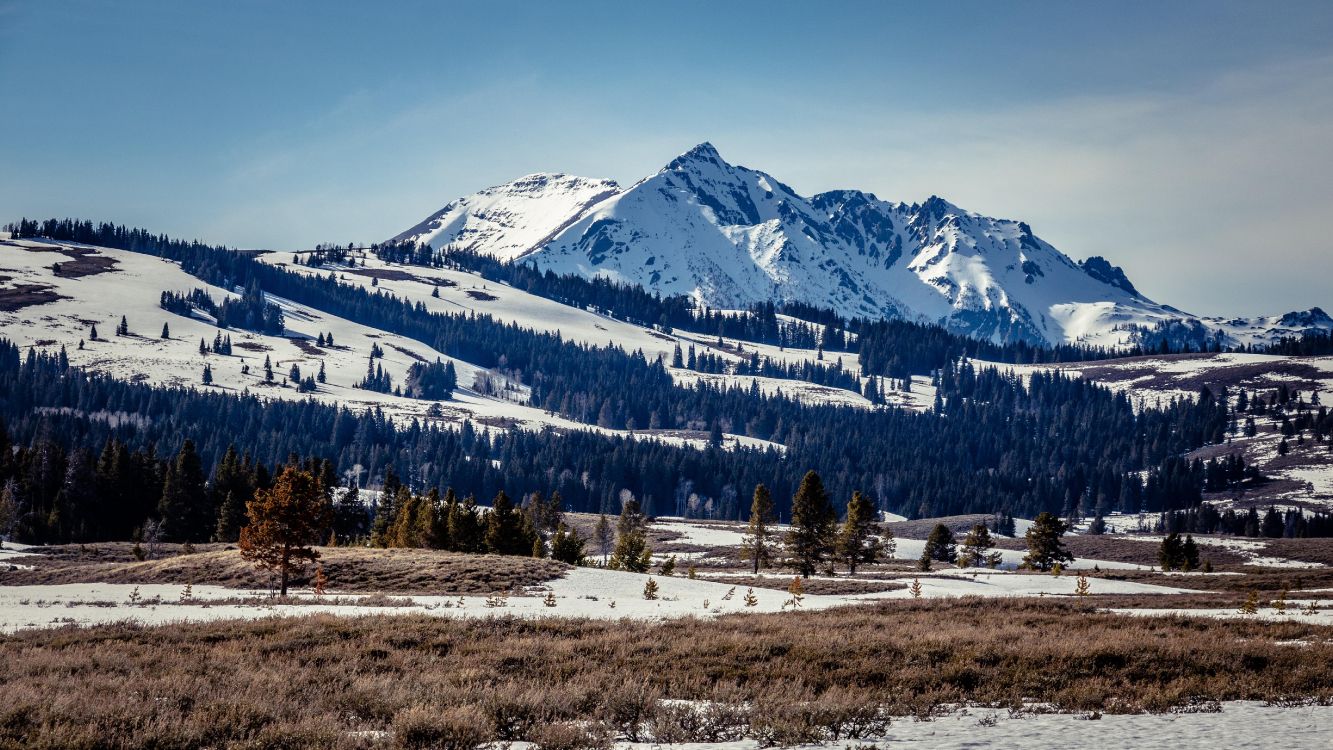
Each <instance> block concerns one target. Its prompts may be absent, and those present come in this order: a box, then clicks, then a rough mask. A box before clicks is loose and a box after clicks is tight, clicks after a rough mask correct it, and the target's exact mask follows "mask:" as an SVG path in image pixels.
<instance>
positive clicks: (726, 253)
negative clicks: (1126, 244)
mask: <svg viewBox="0 0 1333 750" xmlns="http://www.w3.org/2000/svg"><path fill="white" fill-rule="evenodd" d="M393 239H394V241H399V242H404V241H406V242H418V243H425V244H429V245H430V246H431V247H434V248H437V249H439V248H462V249H467V250H472V251H475V252H479V253H483V254H486V255H490V256H493V257H495V258H497V259H499V260H502V261H505V262H524V263H531V264H533V265H535V266H536V267H539V268H541V269H549V270H551V271H554V272H556V273H560V274H566V273H576V274H581V275H584V276H603V277H607V278H610V279H614V280H617V281H622V282H626V283H631V284H638V285H642V286H643V287H645V288H648V289H651V290H653V291H656V292H660V293H662V294H664V295H665V294H683V295H689V296H691V297H693V298H694V299H696V300H697V301H699V302H700V303H702V304H705V305H708V306H710V307H713V308H720V309H744V308H748V307H750V306H751V305H754V304H758V303H764V302H800V303H805V304H809V305H815V306H817V307H821V308H831V309H833V310H836V311H837V312H839V313H840V314H842V315H844V316H847V317H865V318H871V319H874V318H881V317H889V318H902V319H907V320H912V321H921V322H931V323H939V324H941V325H944V326H945V327H947V328H948V329H949V330H951V331H954V332H957V333H962V334H966V335H969V336H975V337H979V338H983V339H988V340H991V341H996V342H1005V341H1026V342H1029V343H1034V344H1061V343H1082V344H1090V345H1098V346H1112V347H1114V346H1122V345H1125V344H1130V343H1134V342H1138V341H1142V340H1143V339H1144V337H1145V334H1148V333H1150V332H1157V333H1161V332H1163V331H1165V332H1166V333H1167V334H1168V335H1169V337H1170V338H1171V339H1172V340H1173V341H1174V342H1175V343H1177V344H1180V343H1185V342H1188V343H1191V344H1194V345H1199V344H1202V343H1221V344H1223V345H1226V346H1236V345H1247V344H1266V343H1272V342H1275V341H1277V340H1278V339H1280V338H1281V337H1283V336H1299V335H1301V334H1302V333H1304V332H1306V331H1318V330H1324V331H1326V330H1330V329H1333V318H1330V317H1329V316H1328V315H1327V314H1325V313H1324V312H1323V311H1322V310H1320V309H1318V308H1314V309H1311V310H1307V311H1297V312H1290V313H1287V314H1285V315H1278V316H1272V317H1263V318H1226V319H1222V318H1203V317H1199V316H1196V315H1191V314H1189V313H1186V312H1183V311H1181V310H1178V309H1176V308H1174V307H1171V306H1170V305H1166V304H1161V303H1158V302H1154V301H1153V300H1150V299H1148V298H1147V297H1145V296H1143V294H1141V293H1140V292H1139V291H1138V290H1137V289H1136V288H1135V286H1134V284H1133V283H1132V282H1131V281H1130V280H1129V279H1128V278H1127V277H1126V276H1125V273H1124V272H1123V271H1122V270H1121V269H1120V268H1119V267H1117V266H1114V265H1112V264H1111V263H1110V262H1109V261H1108V260H1106V259H1105V258H1101V257H1097V256H1094V257H1091V258H1087V259H1086V260H1083V261H1079V262H1075V261H1074V260H1072V259H1071V258H1069V256H1067V255H1065V254H1064V253H1062V252H1060V251H1059V250H1057V249H1056V248H1055V247H1053V246H1051V245H1050V244H1049V243H1047V242H1045V241H1044V240H1042V239H1041V238H1040V237H1037V236H1036V235H1035V234H1034V233H1033V231H1032V228H1031V227H1030V226H1028V225H1027V224H1026V223H1024V222H1022V221H1013V220H1008V219H994V218H989V217H986V216H981V215H978V214H975V213H972V212H970V211H967V210H965V209H962V208H959V207H958V206H955V205H953V204H952V203H949V202H948V201H947V200H945V199H943V198H940V197H937V196H931V197H929V198H927V199H925V200H924V201H922V202H920V203H898V202H890V201H885V200H881V199H879V198H878V197H876V196H875V195H873V194H870V193H865V192H861V191H859V190H835V191H830V192H826V193H819V194H817V195H813V196H810V197H805V196H802V195H799V194H797V193H796V192H795V191H794V190H793V189H792V188H790V187H788V186H787V185H785V184H783V183H782V182H781V181H779V180H778V179H776V178H774V177H773V176H771V175H769V174H767V173H765V172H761V171H758V170H754V169H749V168H747V167H742V166H737V165H733V164H730V163H728V162H727V161H726V160H724V159H723V158H722V156H721V155H720V154H719V153H718V151H717V149H716V148H714V147H713V146H712V144H709V143H703V144H700V145H698V146H696V147H694V148H692V149H690V150H689V151H687V152H686V153H684V154H681V155H680V156H678V157H676V158H675V159H673V160H671V162H670V163H668V164H667V165H666V166H665V167H663V168H662V169H661V170H660V171H658V172H657V173H656V174H654V175H651V176H649V177H646V178H644V179H642V180H640V181H638V182H637V183H635V184H633V185H631V186H629V187H626V188H621V187H619V186H618V185H616V183H614V182H611V181H609V180H591V179H584V178H580V177H572V176H570V175H564V174H533V175H528V176H526V177H521V178H519V179H517V180H515V181H513V182H510V183H507V184H505V185H500V186H497V187H493V188H488V189H486V190H482V191H481V192H479V193H476V194H474V195H471V196H468V197H465V198H460V199H458V200H455V201H453V202H451V203H449V204H448V205H446V206H445V207H444V208H443V209H441V210H440V211H438V212H437V213H435V214H433V215H432V216H430V217H429V218H427V219H426V220H425V221H423V222H421V223H420V224H418V225H417V226H415V227H412V228H411V229H409V230H407V231H405V232H402V233H401V234H399V235H397V236H396V237H394V238H393Z"/></svg>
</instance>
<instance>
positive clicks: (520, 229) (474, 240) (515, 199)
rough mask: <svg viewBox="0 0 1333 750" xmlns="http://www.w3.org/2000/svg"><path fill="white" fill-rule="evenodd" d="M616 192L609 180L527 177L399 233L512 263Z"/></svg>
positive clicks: (472, 197)
mask: <svg viewBox="0 0 1333 750" xmlns="http://www.w3.org/2000/svg"><path fill="white" fill-rule="evenodd" d="M618 192H620V186H619V185H617V184H616V183H615V182H613V181H611V180H589V179H584V178H582V177H575V176H573V175H567V174H530V175H527V176H526V177H520V178H518V179H517V180H514V181H513V182H509V183H506V184H504V185H498V186H496V187H493V188H487V189H485V190H482V191H481V192H479V193H476V194H474V195H469V196H467V197H466V198H459V199H458V200H456V201H454V202H452V203H450V204H449V205H447V206H445V207H444V208H442V209H440V210H439V211H437V212H435V213H434V214H431V215H430V216H429V217H427V218H426V220H425V221H423V222H421V223H420V224H418V225H416V226H415V227H412V228H411V229H409V230H407V231H406V232H404V233H403V235H400V236H404V237H411V238H413V239H415V240H416V241H418V242H423V243H426V244H429V245H432V246H434V247H439V246H440V245H442V244H446V243H449V244H453V245H456V246H458V247H466V248H471V249H476V250H479V251H484V252H486V253H487V254H489V255H494V256H495V257H497V258H502V259H504V260H513V259H515V258H518V257H521V256H523V255H524V254H526V253H528V252H529V251H530V250H531V249H532V248H533V247H536V246H538V245H540V244H542V243H544V242H545V241H547V240H549V239H551V238H552V237H554V236H555V234H556V233H558V232H559V231H560V230H561V229H564V228H565V227H567V226H569V225H570V224H571V223H573V222H574V220H575V219H577V218H578V217H579V216H581V215H582V214H583V213H585V212H586V211H587V210H588V209H589V208H590V207H592V206H593V205H595V204H596V203H598V202H599V201H601V200H602V199H604V198H609V197H611V196H613V195H615V194H616V193H618Z"/></svg>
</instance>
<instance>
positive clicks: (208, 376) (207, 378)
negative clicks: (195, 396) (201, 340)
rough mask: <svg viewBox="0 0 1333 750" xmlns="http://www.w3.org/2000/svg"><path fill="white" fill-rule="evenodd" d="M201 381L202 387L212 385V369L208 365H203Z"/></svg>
mask: <svg viewBox="0 0 1333 750" xmlns="http://www.w3.org/2000/svg"><path fill="white" fill-rule="evenodd" d="M203 381H204V385H213V368H212V367H209V366H208V365H204V377H203Z"/></svg>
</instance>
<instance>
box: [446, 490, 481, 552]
mask: <svg viewBox="0 0 1333 750" xmlns="http://www.w3.org/2000/svg"><path fill="white" fill-rule="evenodd" d="M448 492H449V494H452V492H453V490H449V491H448ZM448 527H449V544H450V549H453V550H454V551H456V552H481V551H483V550H484V549H485V528H484V527H483V525H482V521H481V518H480V516H479V515H478V511H477V498H476V497H474V496H472V495H468V496H467V497H466V498H465V499H464V500H463V502H462V503H458V502H455V503H454V504H453V506H452V507H451V509H450V513H449V524H448Z"/></svg>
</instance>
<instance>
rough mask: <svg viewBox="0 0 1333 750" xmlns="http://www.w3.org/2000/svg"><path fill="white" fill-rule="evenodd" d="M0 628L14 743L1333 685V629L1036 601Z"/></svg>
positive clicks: (517, 730)
mask: <svg viewBox="0 0 1333 750" xmlns="http://www.w3.org/2000/svg"><path fill="white" fill-rule="evenodd" d="M0 644H2V645H0V647H2V648H3V650H4V652H5V653H6V655H7V658H6V659H5V660H4V662H3V664H0V706H3V708H0V744H3V745H4V746H10V747H19V746H22V747H53V748H54V747H80V746H87V747H92V746H97V747H117V746H142V745H144V744H145V743H146V741H147V739H148V738H150V737H151V738H152V742H151V743H150V744H152V745H153V746H155V747H199V746H218V745H223V744H229V743H243V744H244V745H246V746H255V747H279V746H281V747H363V746H374V745H378V744H381V743H383V742H386V741H387V742H392V743H393V744H395V745H398V746H408V747H437V746H440V747H451V748H465V747H473V746H475V745H477V744H480V743H483V742H488V741H496V740H499V741H511V740H527V741H534V742H537V743H538V745H539V746H540V747H545V748H566V747H574V748H581V747H599V746H604V745H605V744H607V743H608V742H609V741H610V740H612V739H620V740H625V741H655V742H659V743H661V742H718V741H724V740H732V741H734V740H739V739H751V740H754V741H757V742H760V743H762V744H795V743H809V742H817V741H840V740H845V739H848V738H856V737H863V736H864V737H878V736H883V735H884V734H885V733H886V732H887V731H889V728H890V727H892V726H893V722H889V723H887V724H886V722H885V719H886V717H890V716H896V717H929V716H931V715H933V714H935V713H937V712H940V711H946V712H947V710H948V709H950V708H951V707H956V706H957V705H960V704H963V705H967V704H978V703H980V704H988V705H993V706H998V707H1003V708H1014V709H1022V708H1024V707H1025V706H1027V707H1030V706H1032V705H1034V704H1045V705H1047V706H1048V707H1049V708H1054V709H1059V710H1062V711H1100V712H1106V713H1122V712H1135V711H1142V710H1149V711H1162V710H1167V709H1171V708H1174V707H1182V706H1186V707H1188V706H1193V707H1195V709H1198V708H1199V707H1200V706H1201V705H1203V704H1206V703H1207V702H1208V701H1230V700H1251V701H1284V700H1302V699H1315V700H1321V701H1327V700H1333V628H1330V627H1324V626H1317V625H1311V624H1306V623H1301V622H1287V623H1268V624H1262V623H1255V622H1231V621H1209V620H1195V619H1170V618H1145V619H1126V618H1123V617H1119V616H1116V615H1112V614H1103V613H1099V612H1096V611H1094V610H1093V609H1092V608H1091V607H1082V606H1078V605H1076V604H1072V603H1055V602H1050V601H1046V602H1038V601H1033V600H980V599H961V600H936V601H922V602H910V601H903V602H894V603H881V604H876V605H873V606H866V607H857V608H839V609H834V610H829V611H824V612H804V613H785V614H769V615H753V616H748V617H739V616H731V617H725V618H721V619H717V620H712V621H703V620H695V619H690V618H687V619H678V620H673V621H669V622H664V623H660V624H655V625H643V624H639V625H628V624H626V623H623V622H597V621H590V620H569V619H557V618H548V619H540V620H526V619H514V618H497V619H486V620H457V619H438V618H427V617H417V616H407V617H400V618H390V619H383V618H371V617H361V618H336V617H329V616H313V617H306V618H298V619H286V620H264V621H257V622H226V623H206V624H192V625H176V626H165V627H156V628H147V627H143V626H138V625H116V626H105V627H98V628H89V629H62V630H55V631H31V632H24V633H20V634H17V635H11V636H6V637H3V638H2V639H0ZM681 701H689V702H690V703H680V702H681ZM700 702H703V703H700ZM1201 702H1203V703H1201ZM1204 707H1206V706H1204ZM899 721H901V719H900V720H899ZM978 731H980V730H978Z"/></svg>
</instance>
